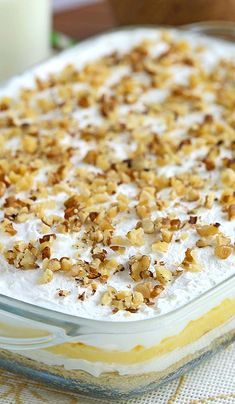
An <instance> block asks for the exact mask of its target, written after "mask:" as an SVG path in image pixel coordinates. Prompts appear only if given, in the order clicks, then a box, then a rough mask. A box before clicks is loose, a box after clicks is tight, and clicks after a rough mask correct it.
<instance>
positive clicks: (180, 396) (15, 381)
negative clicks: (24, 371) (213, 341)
mask: <svg viewBox="0 0 235 404" xmlns="http://www.w3.org/2000/svg"><path fill="white" fill-rule="evenodd" d="M0 403H1V404H44V403H49V404H53V403H55V404H77V403H78V404H96V403H97V404H98V403H100V404H101V403H102V404H105V403H110V401H104V400H95V399H93V400H91V399H86V398H84V397H80V396H76V395H73V394H71V393H59V392H58V391H56V390H55V389H50V388H48V387H45V386H43V385H42V384H39V383H37V382H34V381H31V380H26V379H24V378H22V377H20V376H18V375H13V374H10V373H8V372H5V371H3V370H1V371H0ZM112 403H113V404H155V403H156V404H204V403H213V404H235V345H233V346H230V347H229V348H227V349H226V350H225V351H223V352H221V353H219V354H218V355H216V356H215V357H214V358H213V359H211V360H209V361H207V362H206V363H204V364H203V365H201V366H199V367H198V368H196V369H195V370H193V371H192V372H190V373H189V374H188V375H186V376H184V377H181V378H180V379H178V380H175V381H174V382H172V383H171V384H168V385H166V386H164V387H162V388H160V389H158V390H157V391H155V392H153V393H150V394H147V395H144V396H142V397H140V398H135V399H134V398H133V399H130V400H128V401H126V400H124V401H116V402H112Z"/></svg>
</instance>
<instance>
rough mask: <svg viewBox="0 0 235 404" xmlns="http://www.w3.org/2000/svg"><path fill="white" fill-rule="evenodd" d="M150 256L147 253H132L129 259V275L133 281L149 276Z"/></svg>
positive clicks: (150, 274)
mask: <svg viewBox="0 0 235 404" xmlns="http://www.w3.org/2000/svg"><path fill="white" fill-rule="evenodd" d="M149 267H150V257H148V256H147V255H140V254H139V255H134V256H133V257H131V258H130V259H129V268H130V276H131V278H132V279H134V281H139V280H141V279H145V278H150V277H151V276H152V273H151V272H150V271H149Z"/></svg>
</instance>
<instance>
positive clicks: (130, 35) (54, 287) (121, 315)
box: [0, 29, 235, 372]
mask: <svg viewBox="0 0 235 404" xmlns="http://www.w3.org/2000/svg"><path fill="white" fill-rule="evenodd" d="M174 35H176V36H178V35H179V36H182V37H185V38H186V39H188V40H189V41H190V43H192V44H196V45H199V44H205V45H208V49H207V50H206V52H205V53H204V54H203V56H202V58H203V61H204V65H205V66H206V67H208V69H210V68H211V67H212V66H213V65H214V63H215V62H216V61H217V60H218V58H219V57H221V56H222V57H228V58H230V57H231V55H234V52H235V47H234V46H233V45H231V44H226V43H225V42H222V41H216V40H210V39H204V38H203V37H198V36H194V35H191V34H182V33H180V34H178V33H177V32H174ZM156 37H159V33H158V31H156V30H151V29H137V30H135V31H123V32H117V33H112V34H109V35H108V36H102V37H101V38H99V39H96V40H94V42H88V43H87V44H81V45H78V46H77V47H75V48H74V49H72V50H69V51H68V52H65V53H64V55H60V56H58V57H57V58H55V59H53V60H52V61H49V62H48V63H46V64H45V65H43V66H42V67H39V68H36V70H35V71H33V72H29V73H26V74H25V75H23V76H22V77H21V78H16V79H13V80H12V81H11V82H10V83H9V84H8V86H7V87H6V88H4V90H2V91H1V94H6V93H9V94H10V95H15V94H16V93H17V91H18V89H19V88H21V86H22V85H23V86H28V85H31V84H32V79H33V77H34V74H35V73H36V74H37V75H39V76H42V77H44V76H45V75H46V74H47V73H48V72H54V71H58V70H59V69H61V68H62V67H63V66H64V65H65V64H66V63H68V62H71V63H73V64H75V65H76V66H78V67H81V66H82V65H83V64H85V63H86V62H87V61H90V60H94V59H95V58H96V57H99V56H102V55H104V54H109V53H110V52H111V51H112V50H120V51H126V50H128V49H129V48H130V47H131V46H133V45H134V44H136V43H138V42H139V41H140V40H142V39H144V38H151V39H154V38H156ZM161 49H162V48H161V46H160V48H159V50H161ZM159 50H158V49H155V52H156V53H157V52H158V51H159ZM120 74H122V73H120ZM175 74H176V76H175V77H177V82H182V83H184V81H185V80H186V81H187V74H188V72H187V68H186V69H185V71H181V70H177V69H176V71H175ZM113 80H115V78H113ZM205 96H206V95H205ZM156 97H157V98H159V99H161V97H163V98H164V94H162V93H161V92H159V93H158V94H156V92H153V93H151V94H147V95H144V96H143V97H140V98H139V100H138V104H140V107H141V104H142V103H143V102H151V99H156ZM130 108H131V107H130ZM208 111H209V112H210V113H213V114H214V115H215V116H219V114H220V112H219V110H218V108H216V105H213V102H212V103H211V104H210V105H208ZM123 114H124V115H125V114H126V111H125V110H123ZM202 118H203V116H202V115H197V116H188V117H187V118H186V120H185V122H184V125H186V126H187V125H189V126H190V125H191V123H192V122H201V121H202ZM79 119H80V120H81V126H82V125H86V124H87V123H89V122H90V123H93V122H94V119H95V120H96V123H97V122H98V123H99V120H100V117H99V116H98V117H97V116H96V112H95V111H93V110H92V109H91V110H85V111H82V114H80V115H79ZM145 127H146V130H149V128H151V130H153V131H156V132H158V133H161V132H162V131H163V130H164V125H163V123H162V122H161V119H159V120H154V119H152V118H151V117H146V121H145ZM178 135H179V137H180V136H181V134H180V133H179V134H178ZM76 142H77V143H76V146H77V147H81V149H82V150H81V158H82V157H83V156H84V155H85V149H86V147H88V148H87V150H88V149H89V145H87V146H86V144H85V142H84V141H82V140H81V141H77V140H76ZM110 146H111V147H113V149H114V155H115V156H116V157H120V158H122V159H125V153H124V150H123V142H122V141H121V140H120V144H119V143H114V142H113V144H112V141H111V143H110ZM9 147H14V145H12V143H11V144H9ZM130 147H131V146H130ZM200 152H201V151H200ZM202 154H203V150H202ZM190 157H191V159H190V160H189V159H188V160H186V161H185V164H184V165H183V166H174V165H172V166H166V167H162V168H161V169H160V174H165V175H166V176H168V177H171V176H172V175H175V174H176V173H178V172H180V170H184V171H186V170H187V169H190V168H191V167H192V166H193V165H194V164H196V158H197V157H198V153H197V152H194V154H193V155H191V156H190ZM77 165H78V167H79V166H80V163H79V162H77ZM81 166H82V164H81ZM203 175H206V176H207V175H208V173H205V172H203V169H202V176H203ZM209 175H210V174H209ZM42 178H43V177H42ZM213 181H214V182H215V183H216V181H217V178H216V177H215V178H213ZM120 192H123V193H125V194H127V195H128V196H129V197H130V196H131V195H132V194H133V195H135V189H134V188H133V186H132V185H131V184H130V185H129V184H125V185H121V186H120ZM164 192H165V190H164V191H162V195H163V196H164ZM166 197H167V195H166ZM65 199H66V196H65V195H63V194H60V196H59V197H58V200H57V208H58V211H57V214H58V215H61V214H62V213H61V207H62V206H63V202H64V200H65ZM191 206H192V207H193V203H192V205H191ZM174 209H175V210H174V211H175V213H176V214H177V215H178V217H179V218H180V219H184V218H185V212H184V211H182V207H181V209H180V211H179V210H177V208H174ZM171 211H172V208H171ZM164 213H165V212H164ZM161 214H162V213H161V212H156V215H161ZM0 215H1V212H0ZM200 216H201V222H202V223H213V222H219V223H221V228H220V229H221V231H223V232H224V233H225V234H226V235H227V236H229V237H230V238H231V241H232V243H234V236H235V221H230V222H229V221H228V220H227V219H226V218H225V216H224V214H222V212H221V209H219V208H218V207H217V206H215V207H213V209H211V210H208V209H201V211H200ZM0 217H1V216H0ZM124 220H125V218H122V217H120V224H119V225H118V227H117V230H116V232H117V234H118V235H122V234H126V233H127V231H129V230H130V229H131V228H133V227H134V226H135V224H136V223H137V221H138V218H137V217H136V216H135V215H134V214H133V215H132V216H131V215H130V217H129V218H128V220H125V221H124ZM17 232H18V233H17V235H16V236H14V237H11V238H10V239H9V237H7V236H6V235H5V234H1V243H2V244H3V245H4V246H5V247H8V246H9V248H10V247H11V243H12V242H13V241H14V240H18V239H21V240H25V241H30V240H34V239H37V238H38V237H39V236H40V233H39V224H38V222H37V220H36V219H35V220H33V221H32V222H25V223H22V224H18V225H17ZM188 235H189V237H188V238H187V239H186V240H184V241H183V242H181V243H174V244H172V245H171V247H170V249H169V251H168V253H167V254H166V255H161V254H160V256H159V255H158V256H157V258H158V259H164V260H165V262H166V263H167V264H168V265H170V266H172V268H173V269H174V267H175V268H176V267H177V265H178V264H180V263H181V262H182V260H183V258H184V253H185V250H186V249H187V248H188V247H191V246H193V245H194V244H195V241H196V240H197V239H198V236H197V235H196V234H195V232H192V231H189V232H188ZM76 237H77V235H76ZM76 237H75V236H74V237H73V236H70V237H67V236H66V235H63V234H58V235H57V239H56V241H55V242H54V244H53V257H55V258H60V257H63V256H70V257H75V256H76V248H75V244H76ZM148 237H149V240H150V241H151V240H152V239H151V236H147V238H148ZM138 252H141V253H142V254H146V253H147V254H149V255H150V256H151V258H152V259H155V258H156V254H155V253H152V252H151V250H150V246H149V245H145V246H144V247H130V248H128V249H127V251H126V253H125V254H123V255H121V256H119V257H118V260H119V262H120V263H124V264H125V263H126V261H127V260H128V258H129V257H130V256H132V255H134V254H136V253H138ZM80 253H81V258H82V259H87V258H89V253H88V251H84V250H83V251H80ZM197 254H198V259H199V261H200V264H201V266H202V268H203V271H202V272H200V273H193V272H185V273H184V274H183V275H182V276H180V277H179V278H177V279H175V280H174V281H173V282H172V283H171V284H170V285H169V286H167V288H166V290H165V291H164V292H163V293H162V294H161V296H160V297H159V298H158V299H157V300H156V303H155V304H154V306H146V305H143V306H142V307H141V308H140V310H139V311H138V312H137V313H134V314H130V313H126V312H124V311H119V312H118V313H116V314H112V312H111V309H110V308H109V307H106V306H101V305H100V304H99V301H100V297H101V295H102V293H103V292H104V291H105V290H106V286H105V285H102V284H99V286H98V290H97V292H96V293H95V295H93V296H89V298H87V299H85V300H84V301H79V300H78V299H77V296H78V294H79V293H82V292H83V290H84V289H83V288H82V287H80V286H78V285H77V284H76V283H75V282H74V280H73V279H71V278H69V277H66V276H64V275H63V274H62V273H58V274H56V276H55V277H54V279H53V282H51V283H48V284H45V285H38V283H37V280H38V278H39V275H40V274H41V273H42V271H41V270H40V269H38V270H27V271H23V270H19V269H14V268H13V267H12V266H10V265H8V264H7V263H6V260H5V259H4V258H3V257H2V256H1V254H0V268H1V273H0V291H1V294H4V295H7V296H11V297H14V298H16V299H19V300H23V301H26V302H29V303H33V304H36V305H40V306H42V307H46V308H50V309H54V310H57V311H61V312H65V313H69V314H73V315H77V316H81V317H85V318H94V319H100V320H107V319H108V320H112V321H131V320H140V319H145V318H149V317H153V316H156V315H160V314H164V313H167V312H169V311H171V310H173V309H175V308H176V307H179V306H182V305H184V304H185V303H188V302H189V301H190V300H191V299H193V298H195V297H197V296H199V295H200V294H201V293H202V292H205V291H206V290H209V289H211V288H212V287H214V286H215V285H217V284H219V283H220V282H221V281H222V280H224V279H226V278H228V277H230V276H231V275H232V274H233V273H235V265H234V263H235V259H234V254H233V255H231V256H230V257H229V258H228V259H226V260H218V259H217V258H216V257H215V256H214V253H213V250H212V249H211V248H210V247H207V248H203V249H201V250H198V251H197ZM110 256H111V251H110ZM113 256H114V254H113ZM132 283H133V282H132V280H131V279H130V277H129V276H128V272H127V271H124V272H122V273H118V274H117V275H115V276H113V277H112V279H111V280H110V285H111V286H113V287H115V288H116V289H117V290H119V289H121V288H125V287H126V286H127V284H132ZM59 289H63V290H69V291H70V292H71V293H70V294H69V295H68V296H66V297H65V298H60V297H58V290H59ZM88 294H89V292H88ZM204 311H205V310H204V309H203V312H204ZM167 363H168V362H167ZM68 366H69V365H68ZM79 366H80V365H79ZM97 366H98V365H97ZM84 367H85V365H84ZM94 372H98V371H95V370H94Z"/></svg>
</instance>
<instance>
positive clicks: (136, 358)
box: [46, 299, 235, 365]
mask: <svg viewBox="0 0 235 404" xmlns="http://www.w3.org/2000/svg"><path fill="white" fill-rule="evenodd" d="M234 315H235V300H232V299H226V300H224V301H223V302H222V303H221V304H220V305H218V306H216V307H215V308H213V309H212V310H210V311H209V312H208V313H206V314H205V315H204V316H202V317H200V318H199V319H197V320H193V321H190V322H189V323H188V325H187V326H186V327H185V328H184V329H183V330H182V331H181V332H180V333H179V334H178V335H173V336H171V337H167V338H164V339H163V340H162V341H161V342H160V343H159V344H157V345H155V346H152V347H150V348H145V347H144V346H142V345H137V346H135V347H134V348H133V349H132V350H130V351H129V352H121V351H106V350H104V349H100V348H95V347H93V346H90V345H86V344H83V343H80V342H68V343H64V344H60V345H56V346H53V347H50V348H46V350H47V351H49V352H52V353H54V354H56V355H63V356H65V357H68V358H71V359H84V360H87V361H90V362H105V363H118V364H124V365H128V364H135V363H141V362H145V361H148V360H150V359H153V358H154V357H158V356H161V355H164V354H167V353H169V352H171V351H174V350H175V349H180V348H183V347H184V346H185V345H188V344H191V343H193V342H195V341H197V340H198V339H199V338H200V337H202V336H203V335H204V334H206V333H208V332H209V331H211V330H213V329H215V328H217V327H219V326H221V325H222V324H224V323H226V322H227V321H228V320H229V319H231V318H232V317H233V316H234Z"/></svg>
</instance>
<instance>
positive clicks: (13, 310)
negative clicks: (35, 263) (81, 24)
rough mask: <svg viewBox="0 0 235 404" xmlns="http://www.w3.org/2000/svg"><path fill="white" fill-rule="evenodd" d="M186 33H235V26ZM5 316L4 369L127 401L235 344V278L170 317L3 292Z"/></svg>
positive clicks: (0, 360)
mask: <svg viewBox="0 0 235 404" xmlns="http://www.w3.org/2000/svg"><path fill="white" fill-rule="evenodd" d="M187 29H192V30H194V31H197V32H205V33H207V34H210V33H212V34H216V35H221V36H224V35H226V36H227V38H228V35H229V36H230V38H231V39H232V37H233V38H234V35H235V34H234V33H235V28H234V26H233V25H231V24H226V25H224V24H221V23H210V24H206V23H203V24H202V25H200V24H194V25H193V26H192V27H191V26H187ZM92 40H93V39H91V40H89V41H92ZM86 43H87V41H85V43H83V44H82V46H85V44H86ZM0 312H1V320H0V367H2V368H5V369H7V370H9V371H12V372H15V373H20V374H23V375H25V376H27V377H30V378H34V379H37V380H40V381H42V382H44V383H46V384H48V385H49V386H54V387H56V388H59V389H64V390H69V391H72V392H78V393H80V394H84V395H89V396H95V397H106V398H109V399H117V398H128V397H130V396H132V395H137V394H142V393H144V392H147V391H150V390H153V389H156V388H157V387H158V386H160V385H162V384H163V383H166V382H169V381H171V380H173V379H174V378H176V377H179V376H181V375H182V374H184V373H185V372H187V371H189V370H190V369H191V368H193V367H194V366H196V365H197V364H199V363H201V362H202V361H203V360H205V359H207V358H209V357H210V356H212V355H213V354H215V353H216V352H217V351H219V350H220V349H222V348H224V347H226V346H227V345H229V344H230V343H232V342H233V341H234V340H235V275H234V276H231V277H230V278H228V279H226V280H225V281H223V282H221V283H220V284H219V285H217V286H215V287H214V288H213V289H210V290H209V291H207V292H206V293H204V294H202V295H200V296H199V297H198V298H196V299H194V300H192V301H190V302H189V303H187V304H185V305H184V306H181V307H179V308H177V309H175V310H173V311H171V312H169V313H167V314H164V315H159V316H158V317H155V318H150V319H146V320H138V321H132V322H129V323H127V322H117V323H116V322H111V321H98V320H91V319H85V318H80V317H76V316H72V315H68V314H64V313H60V312H56V311H53V310H49V309H45V308H42V307H38V306H36V305H32V304H28V303H24V302H22V301H18V300H16V299H13V298H10V297H7V296H4V295H0ZM101 362H102V365H103V364H105V371H104V370H103V369H104V368H102V370H101V369H100V363H101ZM127 368H128V369H130V370H131V371H130V372H128V371H127ZM91 369H92V370H91ZM117 369H118V371H117Z"/></svg>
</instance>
